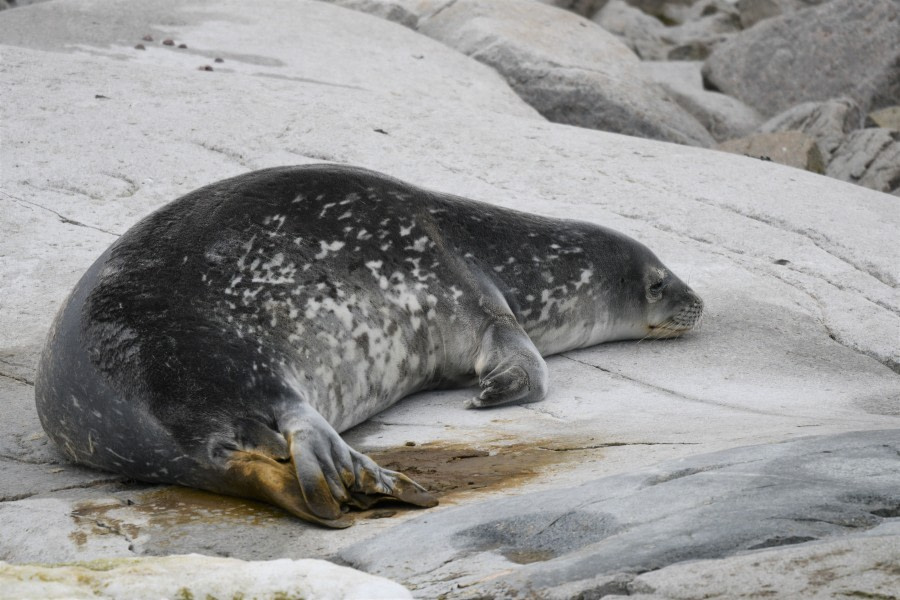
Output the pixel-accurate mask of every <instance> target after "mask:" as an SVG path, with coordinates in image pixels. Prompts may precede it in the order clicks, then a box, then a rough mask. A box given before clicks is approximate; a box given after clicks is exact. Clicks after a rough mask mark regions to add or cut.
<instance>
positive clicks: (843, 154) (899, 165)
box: [827, 128, 900, 193]
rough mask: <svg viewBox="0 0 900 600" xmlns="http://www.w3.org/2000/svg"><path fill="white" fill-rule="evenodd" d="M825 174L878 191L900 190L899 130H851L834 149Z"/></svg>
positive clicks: (890, 191)
mask: <svg viewBox="0 0 900 600" xmlns="http://www.w3.org/2000/svg"><path fill="white" fill-rule="evenodd" d="M827 173H828V175H829V176H831V177H836V178H838V179H843V180H844V181H852V182H853V183H856V184H858V185H864V186H866V187H867V188H871V189H873V190H878V191H880V192H887V193H892V192H894V191H896V190H898V189H900V131H898V130H896V129H882V128H872V129H860V130H858V131H854V132H853V133H851V134H850V135H848V136H847V137H846V138H844V140H843V141H842V142H841V145H840V146H838V147H837V149H836V150H835V151H834V156H833V157H832V159H831V162H830V163H829V164H828V171H827Z"/></svg>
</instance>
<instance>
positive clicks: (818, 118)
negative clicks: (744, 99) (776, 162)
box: [759, 98, 863, 163]
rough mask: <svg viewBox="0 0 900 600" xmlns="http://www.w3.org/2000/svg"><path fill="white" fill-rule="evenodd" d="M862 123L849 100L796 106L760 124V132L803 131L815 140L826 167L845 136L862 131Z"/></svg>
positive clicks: (833, 100) (858, 112)
mask: <svg viewBox="0 0 900 600" xmlns="http://www.w3.org/2000/svg"><path fill="white" fill-rule="evenodd" d="M862 121H863V117H862V112H861V111H860V109H859V106H858V105H857V104H856V102H854V101H853V100H852V99H851V98H835V99H832V100H827V101H826V102H804V103H803V104H798V105H797V106H794V107H792V108H790V109H788V110H786V111H784V112H783V113H781V114H779V115H776V116H774V117H772V118H771V119H769V120H768V121H766V122H765V123H763V124H762V125H761V126H760V127H759V131H760V132H762V133H774V132H776V131H802V132H803V133H805V134H806V135H808V136H810V137H812V138H814V139H815V140H816V143H818V145H819V149H820V150H821V151H822V156H823V158H824V159H825V162H826V163H827V162H828V161H829V160H831V154H832V153H833V152H834V151H835V149H836V148H837V147H838V145H839V144H840V143H841V142H842V141H843V139H844V136H846V135H847V134H848V133H850V132H851V131H853V130H855V129H859V128H860V127H862V125H863V122H862Z"/></svg>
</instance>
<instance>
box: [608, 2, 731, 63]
mask: <svg viewBox="0 0 900 600" xmlns="http://www.w3.org/2000/svg"><path fill="white" fill-rule="evenodd" d="M667 6H668V5H667ZM674 6H680V7H682V8H683V9H684V11H685V15H684V16H685V17H687V16H688V15H696V19H690V18H688V19H687V20H686V21H685V22H684V23H683V24H679V25H677V26H674V27H666V26H665V25H663V23H662V21H660V20H659V18H656V17H652V16H650V15H648V14H646V13H645V12H643V11H641V10H640V9H637V8H635V7H633V6H630V5H629V4H627V3H625V2H624V0H611V1H610V2H609V3H608V4H607V5H606V6H605V7H603V9H602V10H601V11H600V12H598V13H597V14H596V15H595V16H594V22H596V23H598V24H599V25H600V26H601V27H603V28H604V29H606V30H607V31H609V32H611V33H614V34H615V35H617V36H618V37H619V38H621V39H622V41H624V42H625V43H626V44H627V45H628V46H629V47H630V48H631V49H632V50H634V52H635V54H637V55H638V56H639V57H641V58H642V59H643V60H667V59H668V60H703V59H705V58H706V57H707V56H709V53H710V51H711V50H712V49H713V48H714V47H715V46H716V45H718V44H720V43H722V42H723V41H725V40H726V39H727V38H728V37H729V36H730V35H731V34H733V33H735V32H736V31H739V30H740V22H739V20H738V17H737V13H736V12H735V10H734V9H733V8H732V7H730V5H728V4H725V3H724V2H723V1H722V0H708V1H707V2H705V3H698V4H695V5H693V6H690V7H686V6H683V5H674ZM719 6H722V7H724V9H723V10H720V9H719V8H718V7H719ZM703 7H706V8H707V9H710V10H707V11H706V12H704V11H703Z"/></svg>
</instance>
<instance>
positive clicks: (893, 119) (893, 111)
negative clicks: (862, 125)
mask: <svg viewBox="0 0 900 600" xmlns="http://www.w3.org/2000/svg"><path fill="white" fill-rule="evenodd" d="M870 124H871V125H873V126H875V127H884V128H885V129H897V130H900V106H888V107H887V108H882V109H880V110H876V111H873V112H870V113H869V116H868V117H866V125H867V126H868V125H870Z"/></svg>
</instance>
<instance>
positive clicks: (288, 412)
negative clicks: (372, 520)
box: [276, 403, 438, 526]
mask: <svg viewBox="0 0 900 600" xmlns="http://www.w3.org/2000/svg"><path fill="white" fill-rule="evenodd" d="M278 427H279V429H280V430H281V432H282V434H283V435H284V437H285V439H286V440H287V444H288V448H289V455H290V459H289V460H290V463H291V465H292V467H293V470H294V472H295V476H294V479H295V481H296V482H297V485H298V487H299V492H300V496H301V497H302V500H303V504H304V505H305V507H306V510H307V511H308V512H309V513H311V514H312V515H314V517H315V518H314V519H308V520H312V521H315V522H317V523H322V524H324V525H332V522H340V520H341V516H342V514H343V512H344V510H345V508H346V507H350V506H353V507H356V508H363V509H364V508H369V507H370V506H372V505H373V504H375V503H376V502H378V501H380V500H385V499H396V500H400V501H402V502H406V503H408V504H414V505H416V506H423V507H431V506H436V505H437V503H438V502H437V500H436V499H435V498H434V497H433V496H432V495H431V494H429V493H428V491H427V490H426V489H425V488H423V487H422V486H420V485H419V484H417V483H415V482H414V481H412V480H411V479H409V478H408V477H406V476H405V475H403V474H402V473H397V472H395V471H390V470H388V469H382V468H381V467H379V466H378V465H377V464H376V463H375V461H373V460H372V459H371V458H369V457H368V456H365V455H364V454H361V453H359V452H357V451H356V450H354V449H352V448H351V447H350V446H348V445H347V443H346V442H344V440H343V439H342V438H341V436H340V435H338V433H337V432H336V431H335V430H334V428H333V427H332V426H331V425H330V424H329V423H328V422H327V421H326V420H325V419H324V418H323V417H322V416H321V415H320V414H319V413H318V412H317V411H316V410H315V409H314V408H312V407H311V406H309V405H308V404H306V403H299V404H296V405H292V406H291V407H290V408H287V409H285V412H284V414H283V415H282V416H281V417H280V418H279V419H278ZM276 503H277V504H280V503H279V502H276ZM285 508H287V510H289V511H291V512H294V511H293V510H291V509H290V508H288V507H285ZM295 514H297V513H295ZM298 516H300V517H301V518H307V517H306V516H304V515H302V514H298ZM338 526H342V525H338Z"/></svg>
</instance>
